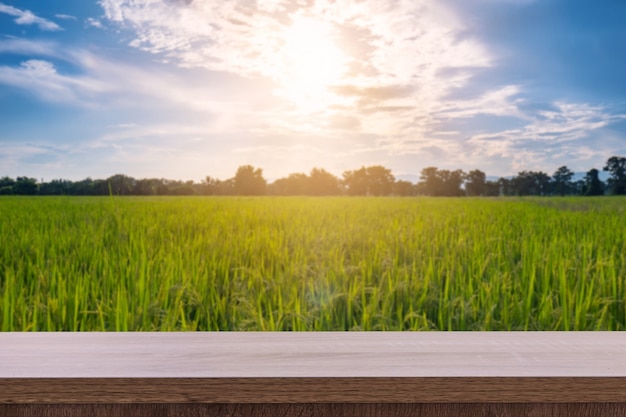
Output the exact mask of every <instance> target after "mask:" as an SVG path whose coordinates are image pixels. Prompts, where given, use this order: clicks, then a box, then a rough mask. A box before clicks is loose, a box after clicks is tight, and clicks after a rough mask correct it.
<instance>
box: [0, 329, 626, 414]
mask: <svg viewBox="0 0 626 417" xmlns="http://www.w3.org/2000/svg"><path fill="white" fill-rule="evenodd" d="M182 403H184V404H190V405H197V406H198V408H197V409H198V410H203V409H205V408H203V407H205V406H207V405H211V404H222V405H224V406H226V405H227V404H230V405H238V406H241V407H244V406H245V405H246V404H257V403H264V404H266V406H267V407H269V405H272V404H273V405H281V404H282V405H284V406H285V407H287V405H294V404H295V405H297V404H308V405H309V406H310V407H313V406H316V404H327V405H326V406H327V407H330V405H328V404H338V405H340V404H343V405H346V406H347V405H348V404H387V405H389V406H397V407H400V408H399V409H404V408H402V405H403V404H448V405H450V406H452V405H454V404H475V405H478V404H481V403H482V404H483V405H484V406H487V405H486V404H492V405H493V406H494V407H496V404H507V403H514V404H564V403H569V404H579V405H580V407H583V408H581V410H582V409H584V407H585V406H584V404H590V403H595V404H598V403H601V404H616V405H619V404H622V405H623V404H626V333H619V332H614V333H605V332H599V333H585V332H578V333H576V332H572V333H562V332H538V333H515V332H512V333H509V332H504V333H491V332H490V333H480V332H478V333H467V332H456V333H410V332H402V333H399V332H354V333H352V332H349V333H344V332H341V333H339V332H337V333H329V332H318V333H219V332H217V333H211V332H203V333H200V332H198V333H0V404H5V405H16V406H17V405H24V406H26V405H29V404H31V405H33V406H35V405H40V406H43V405H45V404H48V405H50V406H56V405H59V406H60V405H63V404H64V405H67V406H68V407H70V408H71V407H75V406H79V405H81V404H83V405H85V406H87V405H89V404H91V406H93V407H96V406H98V405H102V406H105V405H107V404H145V405H146V407H147V406H150V407H157V405H158V404H163V405H167V404H182ZM381 406H382V405H381ZM546 406H547V405H546ZM363 407H365V405H363ZM442 407H443V405H442ZM520 407H522V406H521V405H520ZM607 407H609V405H607ZM611 407H612V406H611ZM18 409H19V408H13V410H18ZM51 409H52V408H51ZM155 409H160V408H158V407H157V408H155ZM291 409H292V408H289V407H287V408H286V410H291ZM446 409H448V408H446ZM611 409H612V408H611ZM342 410H343V409H342ZM303 412H304V411H303ZM342 412H343V411H342ZM0 415H2V414H0ZM487 415H492V414H487ZM493 415H495V414H493ZM529 415H530V414H529ZM624 415H626V414H624Z"/></svg>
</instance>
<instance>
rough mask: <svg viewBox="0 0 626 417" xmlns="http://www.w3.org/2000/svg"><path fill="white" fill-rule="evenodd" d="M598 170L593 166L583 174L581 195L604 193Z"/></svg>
mask: <svg viewBox="0 0 626 417" xmlns="http://www.w3.org/2000/svg"><path fill="white" fill-rule="evenodd" d="M599 174H600V171H598V170H597V169H595V168H592V169H590V170H589V171H587V173H586V174H585V178H584V179H583V181H584V182H585V186H584V191H583V195H587V196H594V195H603V194H604V183H603V182H602V180H600V176H599Z"/></svg>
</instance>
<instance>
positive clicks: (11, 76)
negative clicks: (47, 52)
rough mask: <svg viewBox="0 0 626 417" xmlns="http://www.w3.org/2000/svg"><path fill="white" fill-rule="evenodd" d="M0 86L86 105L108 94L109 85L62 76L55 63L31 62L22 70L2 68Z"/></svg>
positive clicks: (84, 78)
mask: <svg viewBox="0 0 626 417" xmlns="http://www.w3.org/2000/svg"><path fill="white" fill-rule="evenodd" d="M0 84H7V85H10V86H13V87H18V88H22V89H25V90H28V91H30V92H32V93H34V94H35V95H37V96H38V97H40V98H42V99H43V100H46V101H50V102H55V103H58V102H69V103H81V102H82V103H85V100H86V98H87V96H88V95H93V94H99V93H102V92H106V91H107V90H108V89H109V87H108V86H107V85H106V83H104V82H101V81H98V80H96V79H93V78H89V77H72V76H66V75H62V74H59V73H58V72H57V70H56V67H55V66H54V64H53V63H52V62H49V61H45V60H40V59H29V60H27V61H24V62H22V63H21V64H20V65H19V66H18V67H11V66H0Z"/></svg>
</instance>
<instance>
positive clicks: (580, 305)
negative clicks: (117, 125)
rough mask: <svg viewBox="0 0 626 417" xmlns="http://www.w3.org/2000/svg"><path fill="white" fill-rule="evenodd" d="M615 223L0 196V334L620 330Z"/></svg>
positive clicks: (515, 205)
mask: <svg viewBox="0 0 626 417" xmlns="http://www.w3.org/2000/svg"><path fill="white" fill-rule="evenodd" d="M625 226H626V199H624V198H608V197H600V198H526V199H514V198H496V199H486V198H484V199H481V198H475V199H472V198H457V199H454V198H451V199H446V198H342V197H337V198H330V197H326V198H304V197H285V198H278V197H275V198H263V197H259V198H243V197H217V198H215V197H214V198H211V197H207V198H203V197H196V198H194V197H189V198H183V197H176V198H174V197H170V198H167V197H163V198H150V197H144V198H141V197H136V198H132V197H127V198H123V197H85V198H82V197H49V198H48V197H35V198H29V197H22V198H20V197H4V198H1V199H0V330H1V331H61V330H67V331H178V330H183V331H195V330H206V331H216V330H238V331H246V330H261V331H270V330H291V331H315V330H320V331H321V330H338V331H345V330H403V331H412V330H626V288H625V282H624V281H625V280H626V227H625Z"/></svg>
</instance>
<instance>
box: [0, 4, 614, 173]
mask: <svg viewBox="0 0 626 417" xmlns="http://www.w3.org/2000/svg"><path fill="white" fill-rule="evenodd" d="M624 22H626V2H625V1H623V0H594V1H589V0H229V1H223V0H101V1H95V0H63V1H60V0H47V1H41V0H0V176H5V175H8V176H10V177H17V176H28V177H34V178H37V179H43V180H45V181H50V180H52V179H59V178H63V179H70V180H81V179H84V178H87V177H91V178H107V177H109V176H111V175H114V174H118V173H122V174H126V175H130V176H133V177H135V178H152V177H156V178H169V179H180V180H190V179H192V180H195V181H200V180H202V179H204V178H205V177H206V176H211V177H213V178H219V179H227V178H231V177H232V176H234V174H235V172H236V170H237V168H238V167H239V166H241V165H246V164H250V165H253V166H255V167H259V168H262V169H263V173H264V176H265V178H267V179H269V180H272V179H277V178H280V177H284V176H287V175H288V174H290V173H294V172H304V173H308V172H309V171H310V170H311V169H312V168H314V167H319V168H324V169H326V170H328V171H329V172H331V173H333V174H335V175H337V176H341V174H342V173H343V172H344V171H346V170H353V169H358V168H360V167H361V166H370V165H383V166H385V167H387V168H389V169H391V171H392V172H393V174H394V175H395V176H396V177H397V178H404V179H409V180H417V179H418V178H419V173H420V172H421V170H422V169H423V168H425V167H428V166H435V167H438V168H440V169H463V170H465V171H469V170H472V169H481V170H482V171H484V172H486V173H487V175H488V176H494V177H498V176H510V175H515V174H516V173H518V172H519V171H522V170H533V171H544V172H546V173H548V174H552V173H554V171H555V170H556V169H557V168H558V167H559V166H562V165H567V166H568V167H569V168H570V169H572V170H573V171H576V172H586V171H588V170H589V169H591V168H597V169H600V170H601V169H602V167H603V166H604V163H605V162H606V160H607V159H608V158H609V157H611V156H614V155H617V156H624V155H626V76H625V74H626V24H624Z"/></svg>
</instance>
